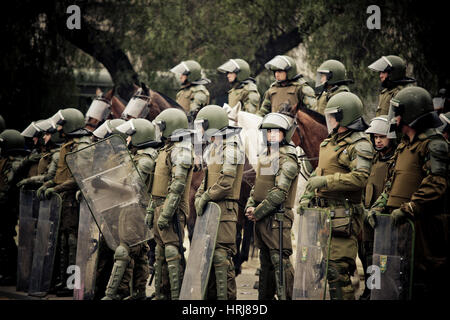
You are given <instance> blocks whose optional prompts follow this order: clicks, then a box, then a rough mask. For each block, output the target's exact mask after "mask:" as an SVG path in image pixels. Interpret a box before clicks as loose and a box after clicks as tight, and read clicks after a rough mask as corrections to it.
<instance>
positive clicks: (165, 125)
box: [153, 108, 188, 140]
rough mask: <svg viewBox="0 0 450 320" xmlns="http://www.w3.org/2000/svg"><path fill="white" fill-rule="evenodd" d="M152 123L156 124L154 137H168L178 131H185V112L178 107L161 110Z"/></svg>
mask: <svg viewBox="0 0 450 320" xmlns="http://www.w3.org/2000/svg"><path fill="white" fill-rule="evenodd" d="M153 124H154V125H155V126H156V131H157V133H156V139H157V140H159V137H160V136H162V137H163V138H165V139H169V138H171V137H173V136H174V135H176V134H177V133H178V132H180V131H187V128H188V119H187V116H186V113H184V112H183V111H181V110H180V109H175V108H169V109H166V110H164V111H163V112H161V113H160V114H159V115H158V116H157V117H156V118H155V120H153Z"/></svg>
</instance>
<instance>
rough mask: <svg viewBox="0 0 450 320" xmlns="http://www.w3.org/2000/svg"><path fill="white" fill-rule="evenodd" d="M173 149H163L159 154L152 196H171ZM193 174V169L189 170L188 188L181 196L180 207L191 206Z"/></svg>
mask: <svg viewBox="0 0 450 320" xmlns="http://www.w3.org/2000/svg"><path fill="white" fill-rule="evenodd" d="M172 149H173V148H172V147H170V148H163V149H161V151H160V152H159V154H158V158H157V159H156V166H155V174H154V178H153V179H154V182H155V183H153V185H152V196H156V197H163V198H165V197H167V195H168V194H169V183H170V182H171V180H172V162H171V160H170V154H171V152H172ZM192 173H193V169H191V170H189V173H188V176H187V180H186V187H185V188H184V191H183V194H182V195H181V203H180V205H182V204H184V205H185V206H188V204H189V192H190V188H191V181H192Z"/></svg>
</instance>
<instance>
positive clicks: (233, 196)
mask: <svg viewBox="0 0 450 320" xmlns="http://www.w3.org/2000/svg"><path fill="white" fill-rule="evenodd" d="M216 148H217V147H216ZM216 148H213V149H212V150H211V152H210V154H209V159H208V162H209V163H210V164H208V169H207V175H206V189H208V188H211V187H212V186H213V185H214V184H215V183H216V182H217V180H218V179H219V177H220V172H221V171H222V167H223V163H221V162H223V161H224V159H223V158H224V157H223V156H222V155H223V153H221V152H220V153H218V154H217V155H216V152H215V150H216ZM243 170H244V164H238V165H237V170H236V177H235V178H234V181H233V187H232V189H231V192H230V193H229V194H227V195H226V196H225V199H227V200H239V197H240V194H241V184H242V174H243Z"/></svg>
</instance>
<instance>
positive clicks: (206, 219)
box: [180, 202, 220, 300]
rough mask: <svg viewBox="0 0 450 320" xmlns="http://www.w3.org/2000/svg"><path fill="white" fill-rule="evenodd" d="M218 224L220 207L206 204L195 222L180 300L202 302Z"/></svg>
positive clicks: (211, 203)
mask: <svg viewBox="0 0 450 320" xmlns="http://www.w3.org/2000/svg"><path fill="white" fill-rule="evenodd" d="M219 222H220V207H219V206H218V205H217V204H216V203H214V202H208V204H207V206H206V208H205V211H204V213H203V215H201V216H199V217H197V220H196V221H195V228H194V234H193V236H192V242H191V246H190V249H189V257H188V260H187V265H186V271H185V273H184V277H183V283H182V285H181V290H180V300H203V299H204V297H205V294H206V287H207V285H208V279H209V273H210V271H211V264H212V259H213V254H214V248H215V246H216V239H217V231H218V229H219Z"/></svg>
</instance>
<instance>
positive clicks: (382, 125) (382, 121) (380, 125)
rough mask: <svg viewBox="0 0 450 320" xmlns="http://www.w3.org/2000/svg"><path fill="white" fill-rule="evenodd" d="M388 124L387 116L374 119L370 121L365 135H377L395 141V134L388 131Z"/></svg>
mask: <svg viewBox="0 0 450 320" xmlns="http://www.w3.org/2000/svg"><path fill="white" fill-rule="evenodd" d="M390 128H391V126H390V123H389V121H388V116H387V115H381V116H378V117H375V118H373V119H372V121H370V126H369V128H368V129H367V130H366V133H369V134H379V135H383V136H387V138H388V139H396V134H395V132H394V131H390Z"/></svg>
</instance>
